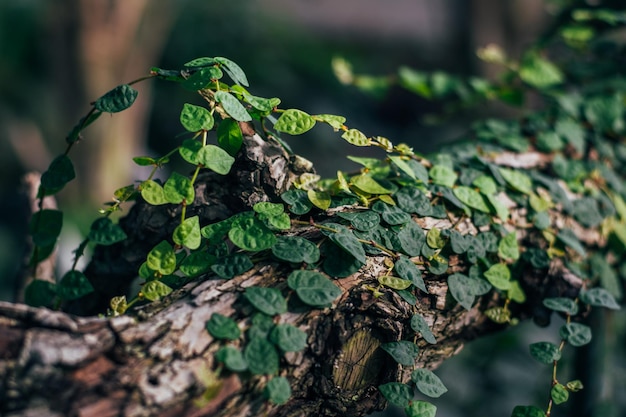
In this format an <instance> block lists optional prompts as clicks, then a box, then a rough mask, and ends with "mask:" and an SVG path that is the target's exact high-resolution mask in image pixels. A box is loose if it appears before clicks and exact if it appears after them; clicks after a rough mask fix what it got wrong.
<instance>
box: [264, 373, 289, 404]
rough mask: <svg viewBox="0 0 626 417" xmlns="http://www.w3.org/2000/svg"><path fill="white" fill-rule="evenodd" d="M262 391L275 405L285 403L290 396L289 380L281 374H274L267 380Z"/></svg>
mask: <svg viewBox="0 0 626 417" xmlns="http://www.w3.org/2000/svg"><path fill="white" fill-rule="evenodd" d="M263 392H264V393H265V396H266V397H267V399H268V400H270V401H271V402H273V403H274V404H276V405H282V404H285V403H286V402H287V401H289V398H291V387H290V386H289V381H288V380H287V378H285V377H282V376H276V377H274V378H272V379H271V380H269V381H268V383H267V385H266V386H265V389H264V390H263Z"/></svg>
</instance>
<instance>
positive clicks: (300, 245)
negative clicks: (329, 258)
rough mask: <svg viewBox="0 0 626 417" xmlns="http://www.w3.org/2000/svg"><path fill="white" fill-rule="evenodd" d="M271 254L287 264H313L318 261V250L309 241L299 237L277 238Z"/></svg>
mask: <svg viewBox="0 0 626 417" xmlns="http://www.w3.org/2000/svg"><path fill="white" fill-rule="evenodd" d="M272 253H273V254H274V256H275V257H277V258H278V259H281V260H283V261H287V262H293V263H300V262H306V263H308V264H314V263H315V262H317V261H318V260H319V259H320V250H319V248H318V247H317V246H316V245H315V244H314V243H313V242H311V241H309V240H307V239H304V238H302V237H299V236H279V237H278V239H277V240H276V243H275V244H274V246H272Z"/></svg>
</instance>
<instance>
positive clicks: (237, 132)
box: [217, 119, 243, 156]
mask: <svg viewBox="0 0 626 417" xmlns="http://www.w3.org/2000/svg"><path fill="white" fill-rule="evenodd" d="M217 143H218V145H220V147H221V148H222V149H224V150H225V151H226V152H228V154H229V155H231V156H235V155H236V154H237V152H238V151H239V149H240V148H241V145H242V144H243V133H242V132H241V128H240V127H239V123H237V121H236V120H234V119H224V120H222V121H221V122H220V124H219V125H218V126H217Z"/></svg>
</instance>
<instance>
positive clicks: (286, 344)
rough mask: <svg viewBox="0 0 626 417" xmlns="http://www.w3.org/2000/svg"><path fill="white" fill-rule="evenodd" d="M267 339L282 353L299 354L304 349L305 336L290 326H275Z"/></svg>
mask: <svg viewBox="0 0 626 417" xmlns="http://www.w3.org/2000/svg"><path fill="white" fill-rule="evenodd" d="M269 337H270V341H271V342H272V343H274V344H275V345H276V346H278V347H279V348H280V350H282V351H283V352H299V351H301V350H303V349H304V348H305V347H306V339H307V334H306V333H305V332H303V331H302V330H300V329H298V328H297V327H295V326H292V325H291V324H277V325H276V326H275V327H274V329H273V330H272V332H271V333H270V336H269Z"/></svg>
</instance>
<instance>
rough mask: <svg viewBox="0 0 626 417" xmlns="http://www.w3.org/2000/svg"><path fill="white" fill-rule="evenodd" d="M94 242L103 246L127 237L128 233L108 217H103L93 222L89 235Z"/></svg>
mask: <svg viewBox="0 0 626 417" xmlns="http://www.w3.org/2000/svg"><path fill="white" fill-rule="evenodd" d="M87 237H88V238H89V240H91V241H92V242H93V243H95V244H98V245H103V246H108V245H112V244H114V243H117V242H121V241H122V240H124V239H126V237H127V236H126V233H125V232H124V230H123V229H122V228H121V227H120V226H119V225H117V224H114V223H113V222H112V221H111V219H109V218H108V217H101V218H99V219H97V220H96V221H94V222H93V223H92V224H91V229H90V230H89V234H88V235H87Z"/></svg>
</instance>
